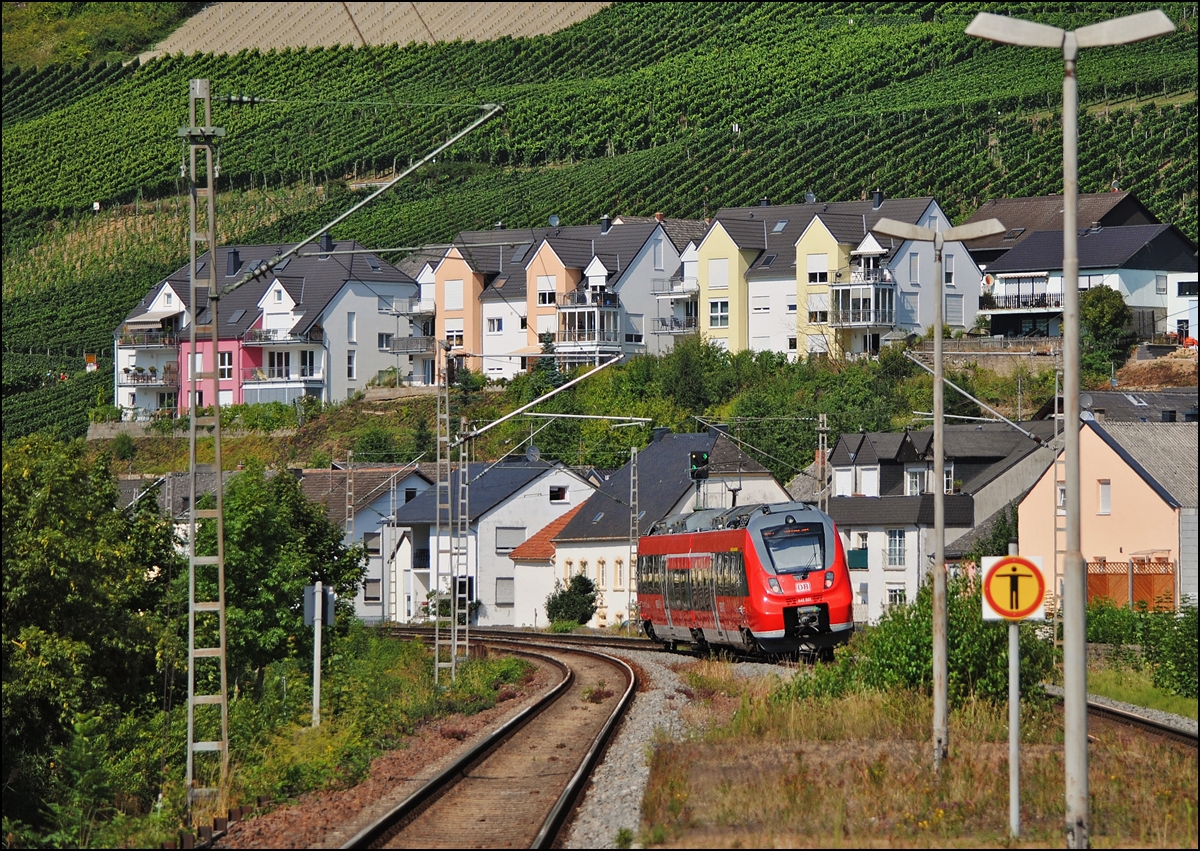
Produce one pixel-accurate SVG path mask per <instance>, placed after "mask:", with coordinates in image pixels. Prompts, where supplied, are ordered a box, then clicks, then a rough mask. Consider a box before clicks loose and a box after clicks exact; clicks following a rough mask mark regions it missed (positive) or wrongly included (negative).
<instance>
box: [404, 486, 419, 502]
mask: <svg viewBox="0 0 1200 851" xmlns="http://www.w3.org/2000/svg"><path fill="white" fill-rule="evenodd" d="M416 498H417V489H416V488H405V489H404V501H405V502H412V501H413V500H414V499H416Z"/></svg>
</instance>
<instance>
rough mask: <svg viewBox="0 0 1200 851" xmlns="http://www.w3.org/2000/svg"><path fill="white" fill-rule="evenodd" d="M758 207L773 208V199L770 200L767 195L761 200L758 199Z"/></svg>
mask: <svg viewBox="0 0 1200 851" xmlns="http://www.w3.org/2000/svg"><path fill="white" fill-rule="evenodd" d="M758 206H760V207H770V206H771V199H770V198H768V197H767V196H766V195H764V196H762V197H761V198H759V199H758Z"/></svg>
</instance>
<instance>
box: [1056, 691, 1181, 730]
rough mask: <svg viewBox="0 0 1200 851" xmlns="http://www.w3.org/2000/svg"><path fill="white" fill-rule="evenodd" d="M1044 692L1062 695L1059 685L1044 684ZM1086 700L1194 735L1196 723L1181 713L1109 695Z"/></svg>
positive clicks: (1096, 695)
mask: <svg viewBox="0 0 1200 851" xmlns="http://www.w3.org/2000/svg"><path fill="white" fill-rule="evenodd" d="M1046 694H1052V695H1054V696H1055V697H1062V696H1063V690H1062V687H1061V686H1049V685H1048V686H1046ZM1088 700H1090V701H1091V702H1092V703H1098V704H1100V705H1101V706H1111V707H1112V708H1113V709H1120V710H1121V711H1122V712H1129V713H1131V714H1133V715H1140V716H1142V717H1143V718H1147V719H1149V720H1150V721H1155V722H1157V723H1159V724H1166V725H1167V726H1168V727H1174V728H1175V729H1177V730H1179V731H1180V732H1182V733H1191V734H1192V735H1193V736H1194V735H1196V730H1197V726H1198V725H1197V723H1196V722H1195V721H1193V720H1192V719H1191V718H1185V717H1184V716H1182V715H1176V714H1174V713H1173V712H1163V711H1162V710H1161V709H1147V708H1146V707H1145V706H1138V705H1137V704H1134V703H1125V702H1123V701H1120V700H1113V699H1112V698H1111V697H1105V696H1104V695H1101V694H1089V695H1088Z"/></svg>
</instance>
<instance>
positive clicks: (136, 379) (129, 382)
mask: <svg viewBox="0 0 1200 851" xmlns="http://www.w3.org/2000/svg"><path fill="white" fill-rule="evenodd" d="M117 384H119V385H120V386H122V387H178V386H179V370H178V369H177V368H173V369H163V370H161V371H160V370H155V371H154V372H151V371H149V370H143V371H142V372H138V371H137V370H136V369H130V368H129V367H126V368H125V369H123V370H122V371H121V373H120V374H119V375H118V376H117Z"/></svg>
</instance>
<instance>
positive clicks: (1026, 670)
mask: <svg viewBox="0 0 1200 851" xmlns="http://www.w3.org/2000/svg"><path fill="white" fill-rule="evenodd" d="M947 616H948V628H947V635H948V638H949V642H948V651H949V658H948V665H949V683H948V690H949V695H950V701H951V703H952V704H954V705H957V704H959V703H961V702H962V701H964V700H965V699H967V698H969V697H971V696H978V697H982V698H985V699H988V700H994V701H1002V700H1005V699H1007V697H1008V631H1007V629H1005V625H1004V624H998V623H991V622H985V621H984V620H983V616H982V603H981V601H980V591H979V584H978V583H977V582H975V581H974V580H972V579H969V578H967V577H959V578H954V579H951V580H950V582H949V583H948V590H947ZM1036 629H1037V628H1036V626H1035V625H1033V624H1022V625H1021V694H1022V695H1025V696H1030V695H1034V694H1036V693H1038V690H1039V688H1040V684H1041V682H1042V680H1043V679H1045V677H1046V676H1047V674H1049V672H1050V670H1051V669H1052V667H1053V663H1054V650H1053V647H1052V645H1050V643H1049V642H1047V641H1044V640H1042V639H1041V638H1039V637H1038V636H1037V634H1036ZM932 671H933V589H932V585H931V584H930V583H928V582H927V583H925V585H923V586H922V587H921V590H920V591H918V592H917V599H916V600H914V601H913V602H911V603H908V604H903V605H895V606H890V607H889V608H888V610H887V611H886V612H885V613H884V615H883V618H881V619H880V622H879V624H878V625H877V626H874V627H867V628H866V629H863V630H860V631H859V632H857V633H856V634H855V636H854V638H853V639H852V640H851V643H850V647H849V648H848V649H847V650H845V651H839V652H838V654H837V656H836V661H835V663H834V664H833V665H827V666H820V667H818V668H817V669H815V671H814V672H813V675H812V676H811V677H796V678H795V679H794V680H793V681H792V682H791V683H790V684H789V685H787V686H784V687H783V688H782V689H781V690H780V691H779V692H778V693H777V695H776V696H777V698H778V699H796V698H804V697H815V696H839V695H842V694H845V693H846V692H847V691H851V690H854V689H863V688H866V689H877V690H881V691H886V690H890V689H894V688H910V689H916V690H920V691H924V692H928V691H929V689H930V688H931V686H932V680H933V673H932Z"/></svg>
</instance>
